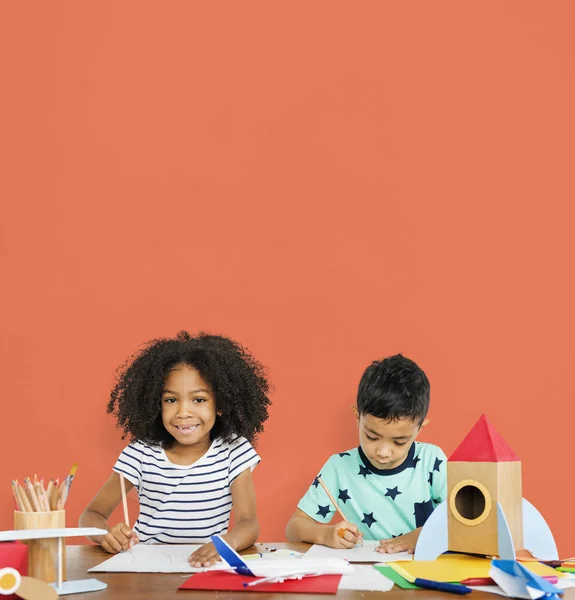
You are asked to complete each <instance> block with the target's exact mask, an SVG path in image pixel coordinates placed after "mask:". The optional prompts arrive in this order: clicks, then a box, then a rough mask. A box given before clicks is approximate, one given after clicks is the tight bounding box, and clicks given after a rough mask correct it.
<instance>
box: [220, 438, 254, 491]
mask: <svg viewBox="0 0 575 600" xmlns="http://www.w3.org/2000/svg"><path fill="white" fill-rule="evenodd" d="M229 460H230V463H229V474H228V481H229V484H230V485H232V482H233V481H234V479H235V478H236V477H237V476H238V475H240V474H241V473H243V472H244V471H245V470H246V469H250V470H251V471H253V470H254V469H255V468H256V466H257V464H258V463H259V462H260V460H261V458H260V456H259V454H258V453H257V452H256V451H255V450H254V447H253V446H252V445H251V444H250V443H249V442H248V440H246V438H245V437H238V438H236V439H235V440H234V441H233V442H231V443H230V454H229Z"/></svg>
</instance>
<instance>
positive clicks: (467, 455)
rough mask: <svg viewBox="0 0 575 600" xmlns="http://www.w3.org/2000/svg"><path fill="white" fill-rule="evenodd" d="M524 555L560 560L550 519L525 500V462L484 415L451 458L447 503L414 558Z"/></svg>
mask: <svg viewBox="0 0 575 600" xmlns="http://www.w3.org/2000/svg"><path fill="white" fill-rule="evenodd" d="M523 549H526V550H528V551H529V552H531V553H532V554H533V555H534V556H535V557H537V558H539V559H541V560H555V559H557V558H558V555H557V546H556V545H555V540H554V539H553V535H552V533H551V530H550V529H549V526H548V525H547V523H546V522H545V519H544V518H543V517H542V516H541V514H540V513H539V512H538V511H537V509H536V508H535V507H534V506H533V505H532V504H530V503H529V502H527V500H525V498H523V497H522V494H521V462H520V460H519V458H518V457H517V456H516V455H515V453H514V452H513V450H511V448H510V447H509V445H508V444H507V442H506V441H505V440H504V439H503V438H502V437H501V436H500V435H499V434H498V433H497V431H495V429H494V428H493V426H492V425H491V424H490V423H489V421H488V420H487V418H486V417H485V415H482V416H481V418H480V419H479V421H477V423H476V424H475V425H474V426H473V428H472V429H471V431H470V432H469V433H468V434H467V436H466V437H465V439H464V440H463V441H462V442H461V444H460V445H459V446H458V448H457V449H456V450H455V452H454V453H453V454H452V455H451V456H450V457H449V460H448V462H447V499H446V500H445V502H442V503H441V504H439V505H438V506H437V507H436V509H435V510H434V511H433V513H432V514H431V516H430V517H429V519H428V520H427V522H426V523H425V525H424V526H423V529H422V530H421V534H420V536H419V540H418V542H417V546H416V548H415V556H414V558H415V560H435V559H436V558H437V557H438V556H439V555H440V554H442V553H443V552H447V551H448V550H450V551H453V552H466V553H470V554H485V555H490V556H499V558H501V559H506V560H515V558H516V556H515V552H516V551H517V550H523Z"/></svg>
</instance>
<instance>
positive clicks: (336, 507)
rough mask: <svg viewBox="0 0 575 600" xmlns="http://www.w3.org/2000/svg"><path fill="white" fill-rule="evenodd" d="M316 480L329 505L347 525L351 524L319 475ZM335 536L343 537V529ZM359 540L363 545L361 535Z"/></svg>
mask: <svg viewBox="0 0 575 600" xmlns="http://www.w3.org/2000/svg"><path fill="white" fill-rule="evenodd" d="M317 480H318V482H319V484H320V485H321V487H322V488H323V491H324V492H325V493H326V494H327V497H328V498H329V499H330V501H331V503H332V504H333V505H334V506H335V510H336V511H337V512H338V513H339V516H340V517H341V518H342V519H343V520H344V521H347V522H348V523H351V521H350V520H349V519H348V518H347V517H346V516H345V515H344V514H343V511H342V510H341V508H340V507H339V506H338V505H337V502H336V500H335V498H334V497H333V496H332V494H331V492H330V491H329V489H328V488H327V485H325V483H324V482H323V481H322V478H321V477H320V476H319V475H318V477H317ZM337 535H339V537H343V536H344V535H345V529H344V528H343V527H342V528H341V529H340V530H339V531H338V532H337ZM359 538H360V543H361V544H363V535H362V534H361V533H360V534H359Z"/></svg>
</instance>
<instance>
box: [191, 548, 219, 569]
mask: <svg viewBox="0 0 575 600" xmlns="http://www.w3.org/2000/svg"><path fill="white" fill-rule="evenodd" d="M219 559H220V555H219V554H218V551H217V550H216V547H215V546H214V544H213V543H212V542H210V543H209V544H204V545H203V546H201V547H200V548H198V549H197V550H196V551H195V552H194V553H193V554H192V555H191V556H190V558H188V562H189V563H190V565H192V567H211V566H212V565H213V564H214V563H216V562H217V561H218V560H219Z"/></svg>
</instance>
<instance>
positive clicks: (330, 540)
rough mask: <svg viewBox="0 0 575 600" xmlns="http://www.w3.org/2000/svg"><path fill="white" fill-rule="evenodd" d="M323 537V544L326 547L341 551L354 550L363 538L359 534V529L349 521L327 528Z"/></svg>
mask: <svg viewBox="0 0 575 600" xmlns="http://www.w3.org/2000/svg"><path fill="white" fill-rule="evenodd" d="M323 537H324V539H323V541H322V544H323V545H324V546H329V547H330V548H339V549H341V548H346V549H350V548H354V547H355V545H356V544H357V543H358V542H360V541H361V539H362V538H363V536H362V535H361V533H360V532H359V529H358V528H357V527H356V526H355V525H352V524H351V523H348V522H347V521H340V522H339V523H336V524H335V525H330V526H329V527H325V533H324V536H323Z"/></svg>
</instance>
